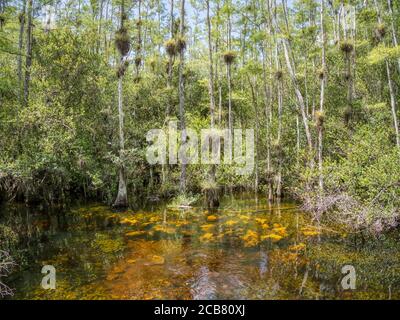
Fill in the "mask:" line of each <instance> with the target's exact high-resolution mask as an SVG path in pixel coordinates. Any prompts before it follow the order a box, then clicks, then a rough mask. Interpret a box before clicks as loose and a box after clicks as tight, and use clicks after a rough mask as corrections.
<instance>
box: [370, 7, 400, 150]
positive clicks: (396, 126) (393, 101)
mask: <svg viewBox="0 0 400 320" xmlns="http://www.w3.org/2000/svg"><path fill="white" fill-rule="evenodd" d="M374 5H375V10H376V13H377V14H378V23H379V24H382V17H381V10H380V8H379V5H378V3H377V1H376V0H374ZM379 40H380V41H384V39H383V38H381V39H379ZM385 65H386V74H387V78H388V86H389V94H390V106H391V110H392V117H393V126H394V130H395V134H396V145H397V147H398V148H400V134H399V124H398V120H397V103H396V97H395V91H394V86H393V81H392V76H391V72H390V63H389V61H388V60H387V59H386V60H385Z"/></svg>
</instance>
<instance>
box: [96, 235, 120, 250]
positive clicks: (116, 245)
mask: <svg viewBox="0 0 400 320" xmlns="http://www.w3.org/2000/svg"><path fill="white" fill-rule="evenodd" d="M92 246H93V247H95V248H96V249H99V250H100V251H101V252H103V253H106V254H107V253H118V252H121V251H123V250H124V242H123V241H122V240H121V239H113V238H111V237H110V236H109V235H107V234H101V233H96V235H95V239H94V240H93V242H92Z"/></svg>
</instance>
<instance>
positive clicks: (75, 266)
mask: <svg viewBox="0 0 400 320" xmlns="http://www.w3.org/2000/svg"><path fill="white" fill-rule="evenodd" d="M248 203H252V202H251V201H250V202H248ZM245 204H246V202H244V201H242V202H241V206H242V207H243V208H244V209H243V210H241V211H239V210H237V211H234V210H233V209H232V205H230V206H229V207H228V208H224V207H222V208H221V209H219V210H218V211H217V212H213V213H212V214H210V213H209V212H207V213H206V214H205V212H204V210H203V209H201V208H198V209H196V208H194V209H193V212H190V213H185V214H183V215H181V213H180V212H178V211H176V212H175V211H169V210H168V211H167V212H165V211H163V210H164V209H159V210H154V211H143V212H138V213H135V214H134V215H133V214H132V213H120V214H119V217H120V220H121V222H124V223H121V224H119V223H118V224H115V225H114V226H113V227H110V228H108V229H107V230H105V231H104V230H103V231H99V230H96V229H84V230H81V229H68V230H69V231H68V233H67V236H66V237H61V238H60V239H59V241H55V240H53V239H52V242H51V243H49V248H50V249H51V250H49V251H48V253H46V254H45V253H43V252H40V251H38V253H35V254H36V255H37V256H36V258H35V259H36V262H35V263H33V264H32V266H33V267H35V268H39V269H40V265H42V264H52V265H55V266H56V268H57V272H59V273H60V275H62V276H61V277H60V283H58V282H57V285H59V287H60V291H59V292H57V293H51V292H48V291H47V292H46V291H45V290H40V289H38V288H37V283H38V281H39V282H40V279H39V276H40V274H36V276H35V277H32V278H31V279H30V282H29V283H28V284H27V283H26V282H25V281H26V280H25V278H24V277H26V276H24V277H22V276H21V280H20V281H21V282H16V283H14V284H10V285H11V286H13V285H14V286H15V287H16V288H17V289H18V295H17V297H18V298H34V299H165V298H170V299H177V298H182V299H191V298H193V294H194V292H200V291H196V290H194V289H193V288H192V287H191V286H192V285H198V286H200V287H202V286H204V288H205V287H207V288H208V285H209V284H210V285H212V286H213V288H214V289H213V290H215V291H214V292H215V294H217V295H218V297H223V298H232V299H242V298H256V299H266V298H270V299H299V298H301V299H316V298H319V299H323V298H337V297H340V298H344V299H351V298H355V297H356V298H360V299H369V298H371V297H378V298H387V296H388V294H387V293H388V290H389V289H388V288H389V286H390V288H391V289H390V290H391V295H392V297H397V296H398V291H397V290H398V288H399V286H398V285H397V283H400V276H399V274H400V265H399V263H398V261H400V255H399V252H400V251H398V250H397V251H396V249H398V246H397V245H396V244H395V241H393V242H389V241H388V240H385V243H382V245H379V244H378V243H377V242H372V243H374V245H371V246H370V247H367V245H366V246H365V250H364V249H362V250H358V251H357V250H355V247H354V241H353V240H352V239H348V237H347V238H346V237H344V238H343V234H342V232H336V227H335V226H334V225H332V226H321V227H320V226H316V225H313V223H312V221H311V220H310V218H309V217H308V216H307V215H300V214H299V215H298V216H296V215H294V214H293V212H291V211H282V212H281V213H280V215H279V216H278V215H274V216H271V217H268V216H265V213H259V212H258V211H259V210H257V208H256V207H254V208H253V207H252V208H251V210H253V211H254V212H253V213H252V214H247V213H248V212H250V211H249V210H247V208H246V206H245ZM260 205H263V203H261V204H260ZM88 211H89V210H82V212H88ZM242 212H246V214H243V213H242ZM92 213H93V212H92ZM113 214H115V213H112V212H111V211H110V212H109V214H107V216H112V215H113ZM164 214H165V215H164ZM99 215H100V213H99ZM210 215H213V216H215V217H216V220H214V221H209V220H208V219H207V217H208V216H210ZM95 216H96V215H94V216H93V217H95ZM164 217H165V222H163V221H164ZM71 219H72V218H71ZM72 221H73V223H76V220H75V219H73V220H72ZM99 221H100V220H99ZM204 221H207V222H206V223H204ZM50 227H51V225H50ZM316 232H319V234H321V235H323V237H321V242H317V241H313V238H314V237H315V235H316ZM349 237H352V236H351V235H350V236H349ZM394 239H395V238H394ZM359 241H361V240H359ZM345 264H352V265H354V266H355V267H356V268H357V272H358V276H359V277H360V278H358V280H357V281H359V282H358V284H359V285H360V287H361V286H362V290H359V291H355V292H351V293H345V292H341V291H340V290H339V289H340V288H338V287H337V285H336V284H337V282H338V279H340V276H341V272H340V270H341V267H342V266H343V265H345ZM202 268H203V269H204V268H207V271H204V272H199V270H203V269H202ZM204 270H205V269H204ZM306 270H308V271H307V272H308V277H307V280H306V282H305V283H304V284H303V283H302V282H303V278H304V275H305V273H306ZM373 270H381V271H380V272H375V273H374V271H373ZM69 275H71V277H69ZM38 279H39V280H38ZM321 283H323V286H320V284H321ZM202 288H203V287H202ZM300 288H301V294H299V291H300ZM57 291H58V290H57Z"/></svg>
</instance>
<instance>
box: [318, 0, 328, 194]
mask: <svg viewBox="0 0 400 320" xmlns="http://www.w3.org/2000/svg"><path fill="white" fill-rule="evenodd" d="M320 10H321V36H322V54H321V56H322V57H321V61H322V70H321V71H322V73H321V75H320V78H321V96H320V107H319V112H320V114H319V115H318V117H319V118H318V119H317V128H318V170H319V189H320V192H321V193H322V192H323V191H324V176H323V159H322V151H323V119H324V118H323V117H324V114H323V112H324V104H325V84H326V72H327V68H326V53H325V46H326V34H325V26H324V23H325V22H324V11H325V3H324V0H321V9H320Z"/></svg>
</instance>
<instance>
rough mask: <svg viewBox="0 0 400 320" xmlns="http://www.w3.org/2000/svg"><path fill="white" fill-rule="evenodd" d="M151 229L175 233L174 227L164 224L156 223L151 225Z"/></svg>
mask: <svg viewBox="0 0 400 320" xmlns="http://www.w3.org/2000/svg"><path fill="white" fill-rule="evenodd" d="M152 230H153V231H158V232H163V233H166V234H174V233H176V229H175V228H174V227H171V226H169V225H166V224H157V225H155V226H154V227H153V229H152Z"/></svg>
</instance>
